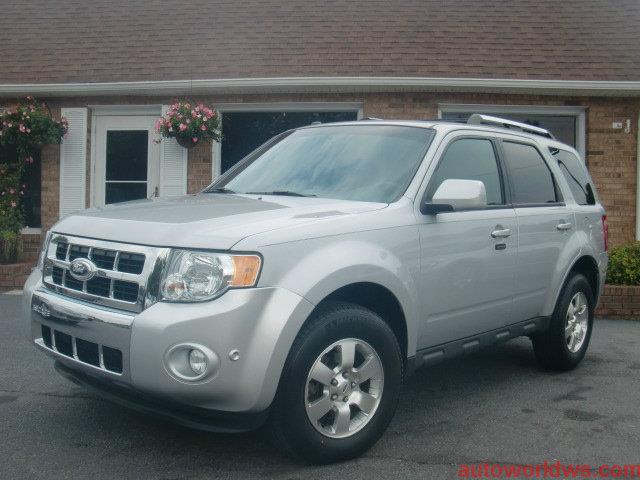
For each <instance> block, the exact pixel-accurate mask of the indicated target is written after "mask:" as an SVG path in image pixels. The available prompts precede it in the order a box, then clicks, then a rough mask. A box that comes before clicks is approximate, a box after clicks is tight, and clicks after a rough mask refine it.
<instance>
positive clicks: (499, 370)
mask: <svg viewBox="0 0 640 480" xmlns="http://www.w3.org/2000/svg"><path fill="white" fill-rule="evenodd" d="M19 298H20V297H17V296H12V295H5V294H0V434H1V436H2V437H1V438H0V478H3V479H4V478H6V479H21V478H29V479H31V478H47V479H50V478H55V479H57V478H91V479H92V480H98V479H103V478H104V479H107V478H109V479H114V478H116V479H129V478H131V479H140V478H159V479H177V478H198V479H200V478H202V479H204V478H225V479H236V478H237V479H253V478H255V479H265V478H278V479H305V480H306V479H313V478H323V479H326V478H349V479H360V478H362V479H365V478H366V479H370V478H378V479H379V478H394V479H398V480H399V479H408V478H420V479H439V478H456V472H457V471H458V468H459V466H460V465H461V464H465V463H478V462H490V463H504V464H520V465H522V464H537V463H542V462H544V461H548V462H555V461H556V460H560V461H562V462H565V463H579V464H585V463H586V464H591V465H599V464H604V463H607V464H613V463H620V464H625V463H627V464H640V322H625V321H613V320H599V321H597V323H596V327H595V328H596V330H595V332H594V337H593V339H592V344H591V348H590V350H589V352H588V354H587V357H586V359H585V361H584V362H583V364H582V365H581V366H580V367H579V368H578V369H577V370H575V371H573V372H570V373H564V374H557V373H548V372H543V371H541V370H539V369H538V367H537V366H536V363H535V361H534V357H533V352H532V350H531V346H530V342H529V341H528V340H526V339H521V340H516V341H512V342H509V343H507V344H504V345H501V346H498V347H496V348H493V349H491V350H486V351H483V352H481V353H477V354H474V355H471V356H468V357H464V358H461V359H457V360H454V361H450V362H447V363H445V364H441V365H438V366H435V367H431V368H430V369H425V370H421V371H419V372H418V373H417V374H416V375H415V376H414V377H413V378H411V379H410V380H409V381H408V382H407V384H406V386H405V387H404V389H403V393H402V399H401V402H400V406H399V408H398V412H397V414H396V417H395V419H394V421H393V422H392V424H391V426H390V428H389V430H388V431H387V433H386V434H385V435H384V437H383V438H382V439H381V440H380V442H378V444H377V445H376V446H375V447H374V448H373V449H372V450H370V451H369V452H368V453H367V454H366V455H365V456H364V457H363V458H360V459H358V460H355V461H352V462H347V463H343V464H339V465H333V466H327V467H309V466H305V465H300V464H298V463H295V462H293V461H291V460H290V459H289V458H287V457H286V456H284V455H283V454H282V453H281V452H280V451H279V450H278V449H277V448H274V447H272V446H271V445H270V444H269V443H268V442H267V441H265V439H264V438H263V435H262V434H261V433H259V432H258V433H250V434H241V435H217V434H210V433H202V432H196V431H191V430H188V429H185V428H182V427H178V426H174V425H171V424H168V423H164V422H162V421H159V420H155V419H153V418H150V417H147V416H144V415H141V414H138V413H134V412H131V411H128V410H127V409H125V408H122V407H119V406H116V405H113V404H110V403H108V402H106V401H104V400H102V399H100V398H97V397H95V396H93V395H91V394H88V393H86V392H85V391H84V390H83V389H81V388H80V387H77V386H75V385H73V384H71V383H70V382H68V381H67V380H64V379H63V378H61V377H59V376H58V375H57V374H56V373H55V372H54V370H53V366H52V364H51V361H50V360H49V359H48V358H45V357H44V356H43V355H42V354H41V353H39V352H37V351H36V350H35V349H34V348H33V347H32V346H31V345H30V343H29V341H28V340H27V339H26V338H25V336H24V335H25V334H24V328H23V327H22V326H21V325H20V322H19V320H18V318H17V317H18V315H17V313H18V303H19Z"/></svg>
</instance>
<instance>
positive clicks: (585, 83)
mask: <svg viewBox="0 0 640 480" xmlns="http://www.w3.org/2000/svg"><path fill="white" fill-rule="evenodd" d="M402 91H411V92H416V91H426V92H428V91H438V92H457V91H465V92H469V91H473V92H487V93H535V94H546V95H560V94H563V95H600V96H612V95H615V96H640V81H607V80H603V81H600V80H529V79H499V78H496V79H493V78H433V77H278V78H229V79H209V80H166V81H144V82H101V83H31V84H28V83H25V84H4V85H0V96H3V97H15V96H22V95H40V96H43V95H46V96H73V95H83V96H86V95H91V96H97V95H149V96H152V95H153V96H157V95H165V94H166V95H171V94H212V93H217V94H238V93H273V92H283V93H292V92H340V93H342V92H358V93H362V92H402Z"/></svg>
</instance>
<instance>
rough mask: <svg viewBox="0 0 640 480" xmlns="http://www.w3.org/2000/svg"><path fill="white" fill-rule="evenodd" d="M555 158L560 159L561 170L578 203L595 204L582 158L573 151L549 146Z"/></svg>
mask: <svg viewBox="0 0 640 480" xmlns="http://www.w3.org/2000/svg"><path fill="white" fill-rule="evenodd" d="M549 150H550V151H551V153H552V154H553V156H554V158H555V159H556V160H557V161H558V166H559V167H560V171H561V172H562V175H563V176H564V178H565V180H566V181H567V183H568V184H569V188H570V189H571V193H572V194H573V198H574V199H575V201H576V203H577V204H578V205H595V203H596V199H595V197H594V195H593V187H592V186H591V183H590V180H589V176H588V175H587V171H586V168H585V167H584V164H583V163H582V162H581V161H580V159H579V158H578V157H577V156H576V155H575V154H573V153H571V152H567V151H566V150H558V149H557V148H549Z"/></svg>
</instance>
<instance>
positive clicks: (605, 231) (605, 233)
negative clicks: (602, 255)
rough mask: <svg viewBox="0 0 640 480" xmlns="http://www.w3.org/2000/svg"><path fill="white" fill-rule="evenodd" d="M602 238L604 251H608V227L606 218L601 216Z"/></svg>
mask: <svg viewBox="0 0 640 480" xmlns="http://www.w3.org/2000/svg"><path fill="white" fill-rule="evenodd" d="M602 236H603V237H604V251H605V252H606V251H607V250H609V225H608V224H607V216H606V215H602Z"/></svg>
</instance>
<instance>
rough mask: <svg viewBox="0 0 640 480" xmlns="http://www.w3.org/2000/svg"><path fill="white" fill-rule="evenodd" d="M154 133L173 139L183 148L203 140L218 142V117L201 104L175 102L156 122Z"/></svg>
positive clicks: (213, 111) (219, 135)
mask: <svg viewBox="0 0 640 480" xmlns="http://www.w3.org/2000/svg"><path fill="white" fill-rule="evenodd" d="M156 133H159V134H160V135H162V136H163V137H165V138H175V139H176V140H177V141H178V143H179V144H180V145H182V146H183V147H192V146H194V145H197V144H198V143H199V142H202V141H205V140H214V141H220V138H221V133H220V116H219V115H218V113H217V112H216V111H215V110H213V109H212V108H210V107H208V106H206V105H204V104H202V103H198V104H197V105H194V104H191V103H189V102H176V103H174V104H172V105H171V106H170V107H169V110H167V113H166V114H165V115H164V116H163V117H160V118H159V119H158V120H157V121H156Z"/></svg>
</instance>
